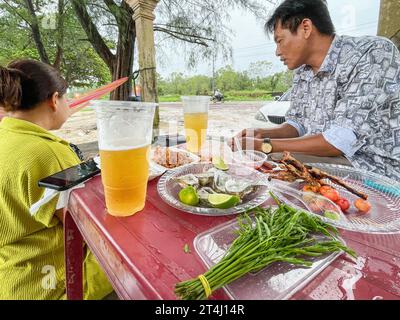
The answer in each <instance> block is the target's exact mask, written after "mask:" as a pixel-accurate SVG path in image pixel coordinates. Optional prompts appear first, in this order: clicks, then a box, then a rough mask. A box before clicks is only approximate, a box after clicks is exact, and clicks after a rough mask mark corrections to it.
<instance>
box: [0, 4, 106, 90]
mask: <svg viewBox="0 0 400 320" xmlns="http://www.w3.org/2000/svg"><path fill="white" fill-rule="evenodd" d="M48 4H49V1H35V2H34V8H35V10H37V15H36V17H37V21H38V23H37V26H38V28H39V32H40V36H41V41H42V43H43V46H44V48H45V52H46V55H47V57H48V61H47V63H50V64H52V65H54V66H55V67H56V68H58V69H60V71H61V73H62V74H63V75H64V76H65V78H66V79H67V81H68V82H69V83H70V85H71V86H75V87H82V86H85V87H97V86H99V85H101V84H104V83H107V82H109V81H110V79H111V77H110V73H109V71H108V68H107V66H106V65H105V63H104V62H103V61H102V60H101V59H100V58H99V56H98V55H97V54H96V52H95V51H94V49H93V47H92V45H91V44H90V43H89V42H88V41H87V39H86V35H85V33H84V31H83V30H82V28H81V27H80V25H79V22H78V21H77V20H76V16H75V14H74V11H73V10H72V8H71V6H70V5H69V4H68V1H67V2H66V3H65V6H63V8H62V9H63V10H62V11H61V13H60V12H59V11H58V8H57V5H56V2H54V4H55V6H54V7H51V6H49V5H48ZM60 14H61V15H62V16H63V21H62V25H63V27H62V28H59V23H60V19H59V18H60V17H59V16H60ZM31 24H32V20H31V17H30V15H29V12H28V9H27V7H26V2H25V1H23V0H0V34H1V37H0V47H1V50H0V64H1V65H6V64H7V63H9V62H10V61H12V60H15V59H24V58H30V59H37V60H42V61H43V59H41V56H40V54H39V52H38V48H37V45H36V43H35V41H34V37H33V31H32V28H31ZM60 45H61V46H62V47H61V48H59V47H58V46H60ZM57 56H59V59H60V63H59V65H56V64H57Z"/></svg>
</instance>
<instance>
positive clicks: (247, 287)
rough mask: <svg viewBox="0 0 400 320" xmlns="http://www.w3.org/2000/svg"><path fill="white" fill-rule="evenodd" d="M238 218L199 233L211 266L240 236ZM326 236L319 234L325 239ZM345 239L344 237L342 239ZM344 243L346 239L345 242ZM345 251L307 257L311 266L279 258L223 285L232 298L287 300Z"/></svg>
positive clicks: (196, 241) (199, 249) (198, 243)
mask: <svg viewBox="0 0 400 320" xmlns="http://www.w3.org/2000/svg"><path fill="white" fill-rule="evenodd" d="M236 230H238V225H237V221H236V219H235V220H233V221H229V222H227V223H224V224H222V225H219V226H217V227H215V228H212V229H210V230H208V231H206V232H203V233H201V234H199V235H198V236H197V237H196V238H195V239H194V241H193V243H194V247H195V250H196V252H197V253H198V255H199V256H200V257H201V259H202V260H203V262H204V263H205V265H206V266H207V268H210V267H212V266H213V265H214V264H216V263H217V262H218V261H219V260H220V259H221V258H222V257H223V256H224V254H225V252H226V251H227V250H228V248H229V246H230V244H231V243H232V241H233V240H234V239H235V238H236V237H237V234H236V233H235V231H236ZM324 238H325V236H318V237H317V239H320V240H323V239H324ZM339 240H340V241H342V242H343V240H342V239H339ZM343 243H344V242H343ZM341 254H342V252H334V253H330V254H326V255H323V256H320V257H307V258H306V259H307V260H309V261H312V262H313V264H312V266H311V267H309V268H307V267H302V266H297V265H292V264H289V263H285V262H275V263H272V264H271V265H269V266H267V267H265V268H264V269H263V270H261V271H259V272H257V273H255V274H252V273H249V274H247V275H244V276H243V277H241V278H239V279H237V280H235V281H233V282H231V283H230V284H228V285H226V286H224V287H223V289H224V290H225V292H226V293H227V294H228V296H229V297H230V298H231V299H236V300H285V299H289V298H290V297H291V296H292V295H293V294H295V293H296V292H297V291H298V290H301V289H302V288H303V287H304V286H305V285H307V283H309V282H310V281H311V280H312V279H314V278H315V277H316V276H317V275H318V274H319V273H320V272H321V271H322V270H324V269H325V268H326V267H327V266H328V265H329V264H330V263H332V262H333V261H334V260H335V259H336V258H337V257H338V256H339V255H341Z"/></svg>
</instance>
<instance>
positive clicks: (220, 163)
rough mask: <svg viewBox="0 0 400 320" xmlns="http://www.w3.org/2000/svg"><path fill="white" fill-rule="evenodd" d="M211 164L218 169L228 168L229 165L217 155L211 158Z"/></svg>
mask: <svg viewBox="0 0 400 320" xmlns="http://www.w3.org/2000/svg"><path fill="white" fill-rule="evenodd" d="M212 164H213V165H214V167H216V168H217V169H219V170H224V171H225V170H228V169H229V166H228V165H227V164H226V163H225V161H224V159H222V158H221V157H219V156H216V157H213V158H212Z"/></svg>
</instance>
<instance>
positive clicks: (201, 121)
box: [181, 96, 210, 153]
mask: <svg viewBox="0 0 400 320" xmlns="http://www.w3.org/2000/svg"><path fill="white" fill-rule="evenodd" d="M181 99H182V103H183V118H184V126H185V136H186V148H187V149H188V150H189V151H190V152H194V153H199V152H200V149H201V147H202V146H203V145H204V142H205V141H206V139H207V127H208V108H209V105H210V97H209V96H182V97H181Z"/></svg>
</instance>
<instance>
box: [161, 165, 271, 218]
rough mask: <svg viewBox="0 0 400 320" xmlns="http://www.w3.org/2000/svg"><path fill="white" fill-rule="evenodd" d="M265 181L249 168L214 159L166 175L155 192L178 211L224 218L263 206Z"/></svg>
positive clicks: (186, 166)
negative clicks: (211, 161)
mask: <svg viewBox="0 0 400 320" xmlns="http://www.w3.org/2000/svg"><path fill="white" fill-rule="evenodd" d="M265 179H266V176H265V175H264V174H262V173H260V172H258V171H256V170H254V169H252V168H249V167H246V166H242V165H238V164H231V163H229V164H227V163H225V162H224V161H223V160H222V159H216V160H214V161H213V163H209V162H207V163H205V162H200V163H191V164H188V165H185V166H182V167H179V168H176V169H173V170H170V171H167V172H166V173H165V174H164V175H163V176H162V177H161V178H160V180H159V181H158V184H157V190H158V193H159V195H160V197H161V198H162V199H163V200H164V201H165V202H166V203H168V204H169V205H170V206H172V207H174V208H177V209H179V210H182V211H185V212H189V213H193V214H199V215H208V216H224V215H232V214H238V213H241V212H244V211H246V210H249V209H252V208H254V207H256V206H259V205H261V204H263V203H264V202H265V201H266V200H267V199H268V198H269V193H268V187H267V184H266V183H263V180H265Z"/></svg>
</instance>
